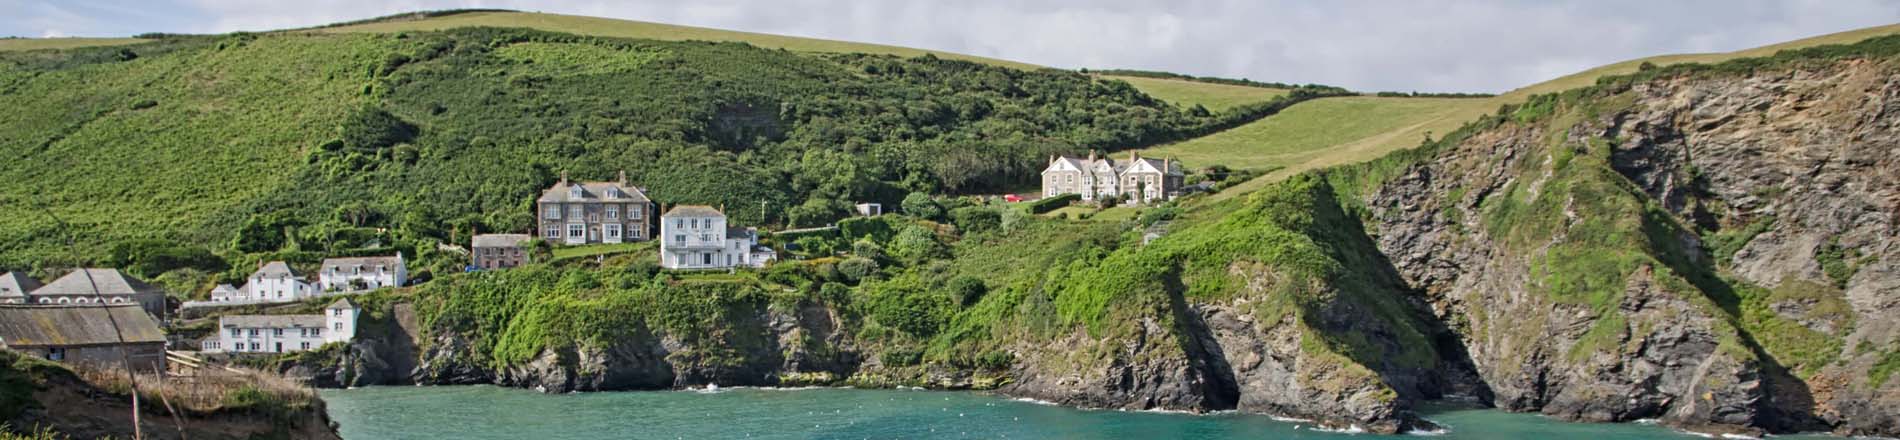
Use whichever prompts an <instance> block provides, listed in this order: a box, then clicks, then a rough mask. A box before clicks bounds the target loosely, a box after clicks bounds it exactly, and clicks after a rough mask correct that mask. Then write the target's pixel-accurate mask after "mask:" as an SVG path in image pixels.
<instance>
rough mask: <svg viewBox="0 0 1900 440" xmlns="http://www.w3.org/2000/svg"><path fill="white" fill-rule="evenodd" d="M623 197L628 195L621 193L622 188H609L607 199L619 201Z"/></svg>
mask: <svg viewBox="0 0 1900 440" xmlns="http://www.w3.org/2000/svg"><path fill="white" fill-rule="evenodd" d="M622 197H626V195H625V194H623V193H621V192H620V187H612V188H607V198H609V199H618V198H622Z"/></svg>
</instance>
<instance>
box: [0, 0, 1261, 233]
mask: <svg viewBox="0 0 1900 440" xmlns="http://www.w3.org/2000/svg"><path fill="white" fill-rule="evenodd" d="M0 107H4V108H9V109H45V110H44V111H34V112H21V113H20V115H21V116H20V117H17V118H8V119H6V120H3V121H0V153H3V154H6V155H8V156H10V157H25V158H29V160H26V161H9V162H7V163H6V164H4V165H0V194H5V195H6V196H5V197H6V199H7V200H5V203H0V219H4V220H0V255H5V257H4V259H0V266H4V267H10V268H25V267H28V266H29V265H34V264H38V265H48V266H57V265H64V264H73V263H78V262H85V261H99V260H101V259H103V258H106V257H108V256H110V255H112V254H113V253H114V252H113V249H111V248H112V247H113V246H114V245H118V244H125V243H129V242H132V241H136V240H157V243H173V244H186V246H188V247H197V248H204V249H210V250H215V251H218V252H225V251H227V250H228V251H231V252H236V253H239V254H244V255H258V254H259V253H270V252H280V251H281V252H310V251H315V252H319V253H337V252H348V251H350V250H352V249H367V248H375V246H372V245H376V244H380V245H382V246H385V247H387V246H390V245H392V244H393V245H395V246H398V247H399V248H427V247H429V246H426V245H424V241H420V240H425V239H428V240H442V241H451V242H453V241H457V240H456V237H457V235H456V234H457V232H458V231H466V230H468V229H469V228H471V227H478V228H479V229H481V230H484V231H498V230H524V229H525V228H526V227H527V226H529V224H528V223H529V222H530V218H529V211H528V206H529V203H530V202H529V201H530V200H531V199H532V198H533V197H534V196H535V194H537V193H538V191H539V189H540V188H544V187H545V186H547V185H548V184H550V183H551V182H553V180H554V179H555V178H556V177H555V176H556V174H558V173H559V172H561V171H568V172H570V173H571V174H572V175H573V176H574V177H575V178H578V179H607V178H609V177H611V176H612V175H613V174H614V172H615V171H617V170H621V169H625V170H626V171H627V172H628V174H629V175H630V176H631V177H632V179H633V180H634V181H636V182H638V183H639V184H641V185H644V186H647V187H649V188H650V189H651V191H650V192H651V195H652V196H653V197H654V198H655V199H656V200H657V201H659V202H662V203H712V204H730V205H734V206H747V207H752V206H759V204H760V203H761V202H764V203H766V204H767V207H768V210H767V212H769V214H768V215H769V218H759V215H758V214H757V212H758V211H756V210H751V209H746V210H735V212H734V215H735V217H736V218H737V220H738V221H739V222H741V223H743V224H759V223H761V222H771V223H779V224H796V225H813V224H822V223H824V222H826V221H829V220H830V219H834V218H837V217H839V216H842V215H844V214H845V213H847V212H848V211H849V206H850V203H852V202H855V201H862V200H875V201H884V202H887V203H891V204H895V203H896V202H897V200H898V199H900V198H902V196H903V195H904V194H905V193H907V192H910V191H926V192H969V191H986V190H994V188H996V187H999V186H1003V185H1013V184H1019V183H1024V182H1027V181H1028V180H1030V179H1031V178H1032V177H1033V176H1034V175H1035V173H1036V172H1038V171H1040V168H1041V166H1042V165H1043V164H1044V162H1045V161H1046V158H1047V156H1048V155H1049V154H1057V153H1075V152H1080V151H1083V150H1085V149H1089V148H1095V149H1117V148H1120V147H1124V146H1129V145H1142V144H1152V143H1157V142H1160V141H1164V140H1170V139H1180V138H1185V137H1187V136H1189V135H1191V134H1198V133H1203V132H1206V131H1208V130H1210V129H1209V128H1208V127H1212V126H1216V125H1217V124H1222V123H1226V122H1224V121H1225V120H1223V119H1221V117H1219V116H1215V115H1198V116H1197V115H1191V114H1188V113H1187V112H1185V111H1183V110H1180V109H1178V108H1176V107H1175V106H1173V105H1169V104H1167V103H1164V102H1161V101H1158V100H1155V99H1154V98H1151V97H1149V96H1147V95H1144V94H1141V93H1140V92H1138V91H1136V90H1135V89H1133V88H1131V87H1129V86H1127V85H1126V84H1125V83H1121V82H1114V81H1096V80H1093V79H1092V78H1090V77H1088V76H1086V75H1083V74H1079V73H1074V72H1066V71H1059V70H1051V69H1042V70H1034V71H1030V70H1021V69H1010V68H1002V67H995V66H991V65H986V64H979V63H971V62H963V61H956V60H949V59H940V58H935V57H929V56H926V57H921V58H898V57H893V56H873V55H837V54H804V53H799V52H788V51H778V50H769V49H761V48H757V47H753V46H749V45H743V44H734V43H706V42H665V41H654V40H633V39H618V38H600V37H582V36H573V35H567V34H555V33H545V32H538V31H530V30H502V29H495V28H466V29H455V30H449V31H442V32H420V31H417V32H406V33H401V34H366V33H330V32H295V33H271V34H236V35H230V36H213V37H170V38H166V39H163V40H160V41H155V42H147V43H142V44H136V45H131V46H119V47H98V48H79V49H69V50H63V51H28V52H8V53H0ZM58 220H63V221H64V222H66V223H68V224H70V225H72V227H73V230H74V231H76V232H77V233H78V236H79V240H78V241H79V246H80V249H78V250H77V251H76V252H69V251H66V250H64V249H63V246H62V245H61V242H62V241H63V234H62V229H61V228H60V227H59V225H58V223H59V222H58ZM286 231H288V233H287V232H286ZM140 243H147V242H140ZM126 252H131V251H130V250H127V251H126ZM247 258H248V257H247ZM304 258H312V257H304Z"/></svg>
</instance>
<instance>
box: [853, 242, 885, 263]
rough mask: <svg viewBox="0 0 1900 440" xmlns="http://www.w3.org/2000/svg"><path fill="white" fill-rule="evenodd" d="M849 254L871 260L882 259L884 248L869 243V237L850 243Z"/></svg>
mask: <svg viewBox="0 0 1900 440" xmlns="http://www.w3.org/2000/svg"><path fill="white" fill-rule="evenodd" d="M851 253H852V254H854V255H857V256H860V257H864V258H869V259H873V260H882V259H884V247H883V246H878V245H877V242H875V241H871V238H870V237H865V238H860V239H858V241H856V242H853V243H851Z"/></svg>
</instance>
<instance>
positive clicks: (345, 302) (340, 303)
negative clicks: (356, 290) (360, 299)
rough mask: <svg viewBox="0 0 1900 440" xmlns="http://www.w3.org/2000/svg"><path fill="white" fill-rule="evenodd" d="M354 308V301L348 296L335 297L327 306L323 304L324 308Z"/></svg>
mask: <svg viewBox="0 0 1900 440" xmlns="http://www.w3.org/2000/svg"><path fill="white" fill-rule="evenodd" d="M354 308H356V303H353V302H350V299H349V298H337V299H336V302H333V303H330V305H327V306H323V309H324V310H330V309H354Z"/></svg>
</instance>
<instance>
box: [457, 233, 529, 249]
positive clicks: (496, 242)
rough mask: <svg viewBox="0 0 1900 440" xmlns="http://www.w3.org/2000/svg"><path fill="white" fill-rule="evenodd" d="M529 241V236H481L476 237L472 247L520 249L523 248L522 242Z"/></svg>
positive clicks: (471, 244)
mask: <svg viewBox="0 0 1900 440" xmlns="http://www.w3.org/2000/svg"><path fill="white" fill-rule="evenodd" d="M528 239H529V237H528V234H481V235H476V236H475V239H474V240H472V242H471V243H470V246H472V247H478V248H487V247H519V246H521V242H524V241H528Z"/></svg>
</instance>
